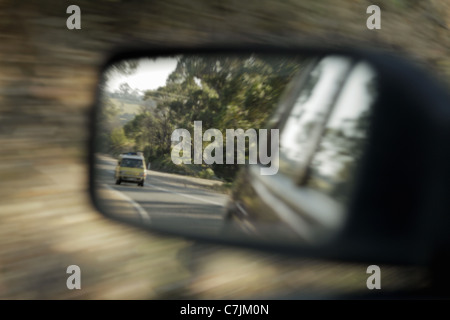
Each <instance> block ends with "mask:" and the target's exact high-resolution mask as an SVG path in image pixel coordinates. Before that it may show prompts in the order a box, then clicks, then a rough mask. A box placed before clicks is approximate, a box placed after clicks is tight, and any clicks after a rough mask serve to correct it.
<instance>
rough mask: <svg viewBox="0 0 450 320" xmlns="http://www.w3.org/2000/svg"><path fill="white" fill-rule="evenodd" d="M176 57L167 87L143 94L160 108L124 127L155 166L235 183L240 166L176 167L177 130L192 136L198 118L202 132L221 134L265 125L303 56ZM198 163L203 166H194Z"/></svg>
mask: <svg viewBox="0 0 450 320" xmlns="http://www.w3.org/2000/svg"><path fill="white" fill-rule="evenodd" d="M177 59H178V64H177V67H176V69H175V70H174V71H173V72H172V74H170V75H169V77H168V79H167V81H166V85H165V86H163V87H159V88H158V89H156V90H148V91H146V92H145V93H144V98H143V100H144V101H155V102H156V108H151V109H147V110H142V111H141V113H140V114H138V115H136V116H135V117H134V119H133V120H132V121H130V122H128V123H127V124H126V125H125V126H124V127H123V132H124V135H125V137H126V138H127V139H129V140H130V141H133V147H134V149H136V150H144V155H145V156H146V158H147V159H148V160H150V161H152V168H155V169H156V168H160V169H161V170H164V171H170V172H181V173H183V174H192V175H197V176H202V177H205V178H212V177H214V176H217V177H219V178H221V179H223V180H226V181H232V180H233V179H234V176H235V174H236V172H237V170H238V168H239V166H238V165H236V164H234V165H232V164H229V165H226V164H223V165H217V164H213V165H211V166H209V168H206V169H203V167H202V165H181V166H175V165H174V164H173V163H172V162H171V160H170V151H171V140H170V138H171V134H172V132H173V130H174V129H176V128H185V129H187V130H189V131H190V132H191V138H193V136H194V135H193V125H194V121H202V126H203V130H207V129H209V128H216V129H219V130H221V131H222V132H225V130H226V129H238V128H241V129H244V130H246V129H249V128H254V129H256V130H257V129H259V128H263V127H264V124H265V122H266V121H267V119H268V117H269V116H270V115H271V113H272V111H273V109H274V107H275V106H276V103H277V101H278V99H279V97H280V95H281V93H282V92H283V90H284V88H285V86H286V84H287V83H288V81H289V80H290V79H291V78H292V76H293V75H294V74H295V73H296V71H298V70H299V68H300V67H301V66H302V63H301V62H302V60H301V59H299V57H293V56H292V57H286V56H284V57H279V56H269V55H267V56H257V55H246V56H242V55H241V56H232V55H229V56H219V55H202V56H197V55H189V56H179V57H177ZM123 89H124V90H125V89H126V88H123ZM207 144H209V143H208V142H205V143H204V146H205V145H207ZM224 154H225V152H224ZM235 162H236V161H235ZM154 164H155V165H156V166H153V165H154ZM194 166H197V167H199V170H192V168H191V167H194ZM203 166H204V165H203ZM181 167H184V169H181Z"/></svg>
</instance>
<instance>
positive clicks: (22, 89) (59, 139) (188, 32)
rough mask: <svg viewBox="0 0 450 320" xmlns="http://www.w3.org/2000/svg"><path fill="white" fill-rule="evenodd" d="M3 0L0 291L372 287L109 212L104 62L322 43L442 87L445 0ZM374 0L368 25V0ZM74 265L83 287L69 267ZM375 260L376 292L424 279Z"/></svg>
mask: <svg viewBox="0 0 450 320" xmlns="http://www.w3.org/2000/svg"><path fill="white" fill-rule="evenodd" d="M71 4H73V3H71V2H68V1H56V0H44V1H41V2H35V1H27V0H24V1H20V2H17V1H16V2H15V1H7V0H2V1H0V40H1V48H2V50H0V145H1V153H0V199H1V201H0V220H1V223H0V243H1V244H2V245H1V246H0V298H2V299H73V298H75V299H77V298H78V299H179V298H188V299H189V298H190V299H228V298H232V299H246V298H247V299H248V298H277V297H304V298H308V297H315V295H319V296H331V297H333V296H335V295H344V294H347V293H355V292H363V293H366V292H367V288H366V280H367V274H366V269H367V265H359V264H350V263H338V262H326V261H316V260H311V259H300V258H287V257H280V256H278V255H276V254H262V253H258V252H254V251H247V250H242V249H237V248H229V247H228V248H225V247H219V246H211V245H206V244H199V243H194V242H192V241H188V240H184V239H177V238H172V237H163V236H157V235H154V234H150V233H147V232H143V231H140V230H136V229H133V228H131V227H128V226H126V225H122V224H119V223H117V222H114V221H111V220H108V219H107V218H105V217H103V216H102V215H100V214H99V213H98V212H97V211H96V210H95V209H94V208H93V206H92V204H91V201H90V198H89V195H88V192H87V191H88V172H87V169H88V167H87V162H86V157H87V142H88V138H89V128H88V125H89V120H90V110H91V107H92V104H93V103H94V101H95V94H96V89H97V83H98V81H99V80H100V74H99V68H100V67H101V66H102V64H103V63H104V61H105V60H106V59H107V57H108V56H109V55H110V54H111V52H112V50H114V49H116V48H118V47H123V46H128V45H130V46H131V45H132V46H136V45H139V44H144V43H145V44H147V45H154V46H156V47H164V46H195V45H201V44H205V43H213V42H220V43H234V44H239V43H241V44H250V43H267V42H270V43H275V44H282V45H283V44H284V45H286V44H299V45H300V44H304V43H318V44H323V43H326V44H329V45H330V46H354V47H366V48H373V49H380V48H381V49H385V50H391V51H393V52H396V53H399V54H405V55H407V56H409V57H410V58H411V59H412V60H413V61H415V62H416V63H417V64H419V65H421V66H422V67H425V68H427V69H428V70H430V72H432V73H435V74H436V76H437V77H440V78H441V79H442V80H443V81H445V82H447V83H450V81H449V79H450V55H449V52H450V43H449V41H448V38H449V27H450V3H448V2H445V1H437V0H436V1H433V0H426V1H406V0H396V1H391V0H389V1H362V0H359V1H358V0H347V1H341V2H339V5H337V4H336V2H335V1H328V0H326V1H320V2H317V1H312V0H305V1H293V0H288V1H283V2H279V1H272V0H262V1H246V2H242V1H234V0H230V1H227V2H223V1H210V0H192V1H189V2H186V1H181V0H180V1H178V0H164V1H133V0H128V1H126V0H123V1H120V0H117V1H113V0H110V1H106V0H99V1H96V2H95V3H93V2H89V1H77V3H76V4H77V5H78V6H79V7H80V8H81V30H68V29H67V27H66V20H67V18H68V17H69V14H67V13H66V9H67V7H68V6H69V5H71ZM371 4H376V5H378V6H380V8H381V29H380V30H368V29H367V27H366V20H367V17H368V16H369V15H368V14H366V9H367V7H368V6H369V5H371ZM73 264H75V265H78V266H79V267H80V268H81V279H82V282H81V286H82V287H81V290H68V289H67V287H66V280H67V277H68V274H66V269H67V267H68V266H69V265H73ZM381 267H382V285H383V288H385V289H393V290H394V289H401V288H403V289H410V288H419V287H421V286H426V284H427V281H428V279H427V275H426V273H425V271H424V270H421V269H420V268H400V267H395V266H381Z"/></svg>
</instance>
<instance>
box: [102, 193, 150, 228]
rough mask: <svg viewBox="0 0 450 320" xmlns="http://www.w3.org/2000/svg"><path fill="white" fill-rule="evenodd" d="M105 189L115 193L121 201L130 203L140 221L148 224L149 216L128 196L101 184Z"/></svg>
mask: <svg viewBox="0 0 450 320" xmlns="http://www.w3.org/2000/svg"><path fill="white" fill-rule="evenodd" d="M103 185H104V186H105V187H106V188H107V189H109V190H111V191H115V192H116V193H117V194H118V195H119V196H120V197H122V199H124V200H125V201H128V202H129V203H131V204H132V205H133V207H134V208H135V209H136V210H137V212H138V213H139V215H140V216H141V218H142V221H143V222H144V223H149V222H150V220H151V219H150V215H149V214H148V212H147V211H145V210H144V208H142V207H141V205H140V204H138V203H137V202H136V201H134V200H133V199H131V198H130V197H129V196H127V195H126V194H124V193H122V192H120V191H118V190H116V189H114V188H113V187H110V186H108V185H107V184H103Z"/></svg>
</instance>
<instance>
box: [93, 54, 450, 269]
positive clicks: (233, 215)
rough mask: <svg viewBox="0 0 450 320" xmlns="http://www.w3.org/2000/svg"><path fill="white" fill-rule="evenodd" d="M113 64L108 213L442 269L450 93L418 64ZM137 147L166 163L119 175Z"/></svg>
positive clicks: (169, 59) (98, 125) (324, 60)
mask: <svg viewBox="0 0 450 320" xmlns="http://www.w3.org/2000/svg"><path fill="white" fill-rule="evenodd" d="M102 72H103V81H102V82H101V83H100V85H99V93H98V100H97V104H96V106H95V110H94V116H93V124H94V125H93V131H92V139H91V152H90V161H91V162H90V163H91V171H90V190H91V195H92V198H93V201H94V204H95V205H96V207H97V208H98V209H99V210H100V211H101V212H102V213H104V214H106V215H108V216H109V217H111V218H114V219H117V220H120V221H125V222H128V223H130V224H133V225H135V226H138V227H141V228H145V229H150V230H153V231H159V232H163V233H167V234H174V235H178V236H184V237H188V238H191V239H200V240H208V241H216V242H220V243H230V244H236V245H244V246H248V247H254V248H260V249H265V250H276V251H277V252H280V251H281V252H287V253H290V254H300V255H306V256H311V257H319V258H332V259H345V260H351V261H370V262H373V261H377V262H379V263H406V264H428V263H430V262H431V261H432V260H433V259H434V257H435V256H436V254H437V253H438V252H439V253H440V252H441V251H442V250H441V249H442V248H448V245H449V242H450V241H449V240H450V237H449V235H450V233H449V232H448V231H449V227H450V218H449V217H448V214H447V213H448V210H449V208H450V204H449V201H448V196H447V191H448V190H450V186H449V185H448V184H449V181H450V179H449V178H450V175H449V170H448V163H450V161H449V160H450V153H449V151H448V147H447V143H446V141H447V140H448V130H449V128H450V123H449V122H450V105H449V101H450V99H449V97H448V95H447V93H446V90H445V89H444V88H443V87H442V85H441V84H440V83H438V82H437V81H435V80H434V79H433V78H432V77H431V76H430V75H429V74H428V73H427V72H425V71H423V70H421V69H420V68H418V67H416V66H413V65H412V64H410V63H408V62H407V61H406V60H404V59H401V58H398V57H394V56H392V55H390V54H386V53H376V52H362V51H355V50H334V49H333V50H323V49H320V50H312V49H311V48H309V49H285V48H277V47H270V48H268V47H261V48H251V49H245V48H244V49H243V48H231V49H230V48H224V49H219V48H216V49H214V50H211V49H205V50H201V49H199V50H196V51H193V50H174V51H170V52H169V51H164V52H154V51H148V52H133V53H130V54H121V55H118V56H115V57H113V58H112V59H111V60H110V61H108V63H107V64H106V66H105V68H104V69H103V71H102ZM135 150H143V156H144V158H145V159H151V161H152V171H151V172H149V171H148V172H146V174H147V175H146V179H145V185H144V182H143V181H141V180H142V179H141V178H140V176H139V175H140V174H141V173H140V172H138V170H135V172H133V170H129V173H128V174H129V177H128V178H127V179H128V180H125V182H124V183H122V184H121V185H120V186H118V185H115V184H114V168H113V164H114V163H115V161H116V158H117V156H118V154H120V153H123V152H133V151H135ZM105 154H106V155H107V156H104V155H105ZM100 155H102V156H100ZM147 169H150V162H148V167H147ZM144 170H145V168H144ZM140 183H142V186H143V188H137V185H139V184H140Z"/></svg>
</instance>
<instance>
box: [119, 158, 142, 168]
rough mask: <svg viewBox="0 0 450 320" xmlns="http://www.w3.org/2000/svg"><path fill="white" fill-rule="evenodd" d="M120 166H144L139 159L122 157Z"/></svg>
mask: <svg viewBox="0 0 450 320" xmlns="http://www.w3.org/2000/svg"><path fill="white" fill-rule="evenodd" d="M121 166H122V167H126V168H144V166H143V164H142V160H139V159H123V160H122V162H121Z"/></svg>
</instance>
